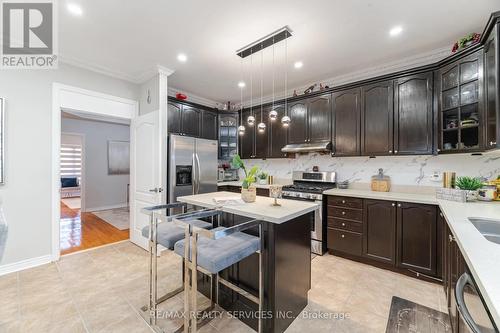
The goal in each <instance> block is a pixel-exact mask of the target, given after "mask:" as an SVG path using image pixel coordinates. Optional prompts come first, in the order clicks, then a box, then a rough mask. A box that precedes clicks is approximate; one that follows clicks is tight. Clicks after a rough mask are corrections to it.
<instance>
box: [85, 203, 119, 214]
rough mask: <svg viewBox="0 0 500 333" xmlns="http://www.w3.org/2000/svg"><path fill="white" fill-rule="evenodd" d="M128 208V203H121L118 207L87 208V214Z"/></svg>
mask: <svg viewBox="0 0 500 333" xmlns="http://www.w3.org/2000/svg"><path fill="white" fill-rule="evenodd" d="M125 207H127V203H126V202H124V203H119V204H116V205H109V206H101V207H86V208H85V212H97V211H99V210H108V209H116V208H125Z"/></svg>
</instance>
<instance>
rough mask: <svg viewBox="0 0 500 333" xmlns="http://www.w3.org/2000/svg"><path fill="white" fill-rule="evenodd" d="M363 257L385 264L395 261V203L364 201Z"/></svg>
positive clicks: (392, 263)
mask: <svg viewBox="0 0 500 333" xmlns="http://www.w3.org/2000/svg"><path fill="white" fill-rule="evenodd" d="M363 215H364V221H363V223H364V232H363V256H364V257H367V258H370V259H373V260H377V261H381V262H386V263H389V264H391V265H394V264H395V261H396V253H395V251H396V247H395V244H396V203H395V202H391V201H382V200H368V199H365V200H364V214H363Z"/></svg>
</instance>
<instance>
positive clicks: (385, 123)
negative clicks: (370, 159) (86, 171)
mask: <svg viewBox="0 0 500 333" xmlns="http://www.w3.org/2000/svg"><path fill="white" fill-rule="evenodd" d="M393 120H394V95H393V81H384V82H380V83H375V84H371V85H368V86H363V87H361V153H362V155H377V156H380V155H392V154H393V153H394V140H393V138H394V135H393V134H394V133H393Z"/></svg>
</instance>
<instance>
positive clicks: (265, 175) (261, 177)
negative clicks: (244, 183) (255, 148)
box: [257, 171, 268, 180]
mask: <svg viewBox="0 0 500 333" xmlns="http://www.w3.org/2000/svg"><path fill="white" fill-rule="evenodd" d="M267 176H268V173H267V172H264V171H261V172H260V173H259V174H258V175H257V177H258V178H259V179H262V180H266V179H267Z"/></svg>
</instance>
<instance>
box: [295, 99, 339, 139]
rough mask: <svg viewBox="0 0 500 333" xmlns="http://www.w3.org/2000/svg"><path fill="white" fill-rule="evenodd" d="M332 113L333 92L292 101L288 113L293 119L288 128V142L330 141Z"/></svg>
mask: <svg viewBox="0 0 500 333" xmlns="http://www.w3.org/2000/svg"><path fill="white" fill-rule="evenodd" d="M331 114H332V106H331V94H325V95H320V96H316V97H311V98H307V99H306V100H302V101H298V102H293V103H290V104H289V107H288V115H289V116H290V119H291V120H292V121H291V123H290V126H289V128H288V143H289V144H300V143H310V142H321V141H330V139H331V127H330V126H331Z"/></svg>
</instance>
